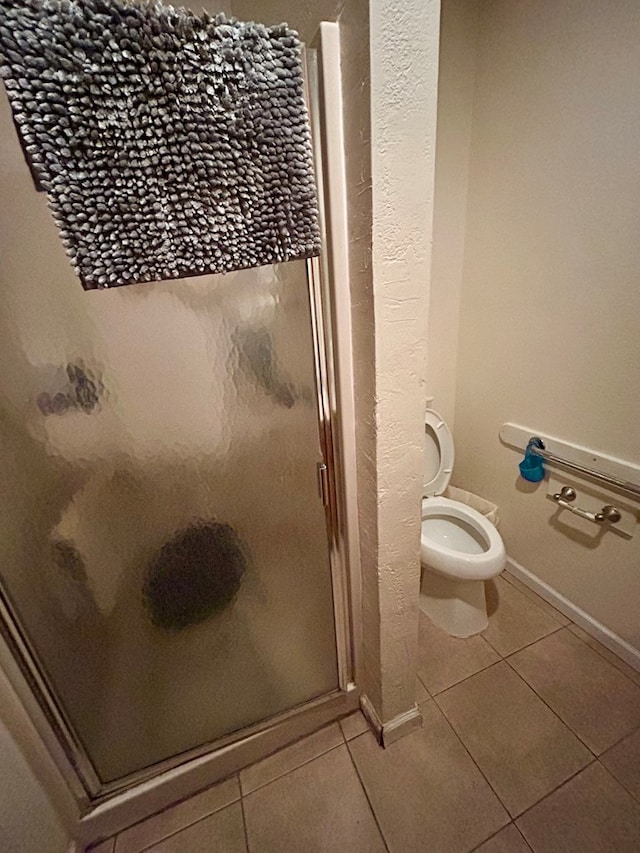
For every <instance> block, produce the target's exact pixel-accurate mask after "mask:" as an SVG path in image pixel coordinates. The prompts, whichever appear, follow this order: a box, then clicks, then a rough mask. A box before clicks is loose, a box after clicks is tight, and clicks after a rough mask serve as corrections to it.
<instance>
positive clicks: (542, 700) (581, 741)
mask: <svg viewBox="0 0 640 853" xmlns="http://www.w3.org/2000/svg"><path fill="white" fill-rule="evenodd" d="M543 639H544V637H543ZM515 654H517V652H514V655H515ZM504 662H505V663H506V664H507V666H508V667H509V668H510V669H511V671H512V672H515V674H516V675H517V676H518V678H519V679H520V681H522V683H523V684H525V685H526V686H527V687H528V688H529V690H531V691H532V693H534V694H535V695H536V696H537V697H538V699H539V700H540V701H541V702H542V703H543V705H545V706H546V707H547V708H548V709H549V710H550V711H551V713H552V714H553V715H554V717H556V718H557V719H558V720H559V721H560V722H561V723H562V725H563V726H564V727H565V728H566V729H568V730H569V731H570V732H571V734H572V735H573V736H574V737H575V738H577V740H579V741H580V743H581V744H582V745H583V746H584V748H585V749H587V750H588V751H589V753H590V754H591V755H592V756H593V757H594V759H597V758H598V754H597V753H596V752H594V751H593V750H592V749H591V747H590V746H589V745H588V744H586V743H585V742H584V740H583V739H582V738H581V737H580V735H579V734H578V733H577V732H574V730H573V729H572V728H571V726H570V725H569V723H567V722H565V721H564V720H563V719H562V717H561V716H560V714H558V712H557V711H556V710H555V709H554V708H552V707H551V705H550V704H549V703H548V702H547V700H546V699H545V698H544V696H541V695H540V694H539V693H538V691H537V690H536V689H535V687H534V686H533V685H532V684H529V682H528V681H527V679H526V678H524V676H522V675H520V673H519V672H518V670H517V669H516V668H515V666H513V664H512V663H511V661H510V660H509V658H505V659H504Z"/></svg>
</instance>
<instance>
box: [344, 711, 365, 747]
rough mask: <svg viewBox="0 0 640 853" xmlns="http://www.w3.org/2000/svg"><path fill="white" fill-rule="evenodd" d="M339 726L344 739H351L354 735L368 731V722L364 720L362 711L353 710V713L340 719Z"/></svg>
mask: <svg viewBox="0 0 640 853" xmlns="http://www.w3.org/2000/svg"><path fill="white" fill-rule="evenodd" d="M340 728H341V729H342V734H343V735H344V739H345V740H353V738H354V737H358V735H361V734H364V732H367V731H369V723H367V721H366V720H365V718H364V714H363V713H362V711H354V713H353V714H349V716H348V717H343V718H342V719H341V720H340Z"/></svg>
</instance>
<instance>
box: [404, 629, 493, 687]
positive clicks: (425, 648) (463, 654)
mask: <svg viewBox="0 0 640 853" xmlns="http://www.w3.org/2000/svg"><path fill="white" fill-rule="evenodd" d="M497 660H500V658H499V656H498V655H497V654H496V652H495V651H494V650H493V649H492V648H491V646H490V645H489V644H488V643H487V641H486V640H484V639H483V638H482V637H481V636H479V635H476V636H475V637H467V638H466V639H464V640H461V639H459V638H458V637H450V636H449V634H446V633H445V632H444V631H442V630H441V629H440V628H438V627H436V626H435V625H434V624H433V622H431V620H430V619H429V618H428V617H427V616H425V615H424V613H421V614H420V629H419V642H418V677H419V678H420V681H422V683H423V684H424V686H425V687H426V688H427V690H428V691H429V693H431V695H435V694H436V693H440V692H441V691H442V690H446V689H447V687H451V686H452V685H453V684H457V683H458V682H459V681H462V680H463V679H465V678H468V677H469V676H470V675H473V674H474V673H476V672H478V671H479V670H481V669H484V668H485V667H487V666H490V665H491V664H492V663H495V662H496V661H497Z"/></svg>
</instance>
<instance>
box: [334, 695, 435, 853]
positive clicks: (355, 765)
mask: <svg viewBox="0 0 640 853" xmlns="http://www.w3.org/2000/svg"><path fill="white" fill-rule="evenodd" d="M430 701H432V700H430ZM367 734H370V735H372V736H374V737H375V735H373V732H363V733H362V734H361V735H358V736H357V737H354V738H351V741H347V742H346V744H345V745H346V747H347V752H348V753H349V758H350V759H351V764H352V765H353V769H354V770H355V772H356V776H357V777H358V782H359V783H360V787H361V788H362V792H363V794H364V796H365V799H366V801H367V803H368V805H369V808H370V809H371V814H372V815H373V819H374V821H375V824H376V826H377V827H378V832H379V833H380V838H381V839H382V843H383V844H384V849H385V850H386V851H387V853H391V848H390V847H389V844H388V842H387V839H386V838H385V834H384V832H383V831H382V826H381V825H380V821H379V820H378V815H377V814H376V810H375V809H374V807H373V803H372V802H371V799H370V798H369V792H368V791H367V788H366V785H365V784H364V781H363V779H362V776H361V775H360V771H359V770H358V765H357V764H356V760H355V758H354V757H353V755H352V753H351V749H350V747H349V743H350V742H352V741H354V740H358V738H359V737H364V736H365V735H367ZM378 748H379V749H383V748H384V747H382V746H380V744H378Z"/></svg>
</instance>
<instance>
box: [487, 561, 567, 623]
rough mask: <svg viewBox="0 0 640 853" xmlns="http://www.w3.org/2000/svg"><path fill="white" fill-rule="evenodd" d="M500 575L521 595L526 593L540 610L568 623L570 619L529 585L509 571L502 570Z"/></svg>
mask: <svg viewBox="0 0 640 853" xmlns="http://www.w3.org/2000/svg"><path fill="white" fill-rule="evenodd" d="M500 577H501V578H502V579H503V580H505V581H507V583H510V584H511V586H513V587H515V588H516V589H517V590H519V592H521V593H522V594H523V595H526V596H527V598H529V599H530V600H531V601H533V602H534V604H537V605H538V607H539V608H540V609H541V610H544V612H545V613H548V614H549V616H553V618H554V619H555V620H556V622H559V623H560V624H561V625H570V624H571V619H569V618H568V617H567V616H565V615H564V613H560V611H559V610H556V608H555V607H554V606H553V605H552V604H549V602H548V601H545V600H544V598H541V596H539V595H538V593H537V592H534V591H533V590H532V589H531V588H530V587H528V586H527V585H526V584H524V583H522V581H521V580H519V579H518V578H517V577H515V576H514V575H512V574H511V573H510V572H503V573H502V574H501V575H500Z"/></svg>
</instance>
